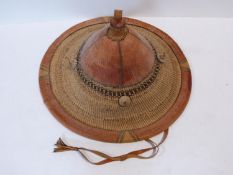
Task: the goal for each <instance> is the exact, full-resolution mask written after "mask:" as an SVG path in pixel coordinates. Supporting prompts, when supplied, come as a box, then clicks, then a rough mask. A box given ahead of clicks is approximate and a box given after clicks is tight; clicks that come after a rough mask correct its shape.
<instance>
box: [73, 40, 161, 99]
mask: <svg viewBox="0 0 233 175" xmlns="http://www.w3.org/2000/svg"><path fill="white" fill-rule="evenodd" d="M148 41H149V40H148ZM149 43H150V42H149ZM84 44H85V42H84ZM84 44H83V45H84ZM83 45H82V46H83ZM150 45H151V47H152V49H153V52H154V58H155V63H154V65H153V68H152V72H151V73H150V75H149V76H148V77H147V78H145V79H144V80H143V81H142V82H140V83H138V84H135V85H133V86H129V87H122V88H114V87H110V86H103V85H101V84H100V83H98V82H96V81H94V80H91V79H90V78H89V77H88V76H87V75H86V74H85V73H84V71H83V70H82V68H81V65H80V54H81V51H82V48H83V47H81V48H80V49H79V52H78V54H77V58H76V70H77V72H78V74H79V76H80V78H81V79H82V80H83V82H84V83H85V84H86V85H87V86H88V87H90V88H91V89H93V90H94V91H96V92H98V93H101V94H102V95H105V96H111V97H118V98H119V97H122V96H132V95H135V94H136V93H139V92H141V91H143V90H145V89H146V88H148V87H149V86H150V85H151V84H152V83H153V82H154V80H155V78H156V77H157V74H158V72H159V70H160V64H161V63H163V62H162V61H160V60H161V59H159V58H160V56H159V55H158V54H157V52H156V50H155V48H154V47H153V45H152V44H151V43H150Z"/></svg>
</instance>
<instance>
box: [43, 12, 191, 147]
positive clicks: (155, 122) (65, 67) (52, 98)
mask: <svg viewBox="0 0 233 175" xmlns="http://www.w3.org/2000/svg"><path fill="white" fill-rule="evenodd" d="M39 83H40V89H41V94H42V96H43V99H44V102H45V104H46V105H47V107H48V109H49V110H50V111H51V113H52V114H53V115H54V116H55V117H56V118H57V119H58V120H59V121H60V122H61V123H62V124H64V125H65V126H66V127H67V128H69V129H71V130H72V131H74V132H76V133H78V134H80V135H83V136H85V137H88V138H91V139H95V140H99V141H105V142H115V143H122V142H133V141H139V140H144V139H148V138H150V137H152V136H154V135H157V134H159V133H161V132H162V131H164V130H166V129H167V128H168V127H169V126H170V125H171V124H172V123H173V122H174V121H175V120H176V119H177V118H178V117H179V116H180V114H181V112H182V111H183V110H184V108H185V106H186V104H187V102H188V99H189V95H190V92H191V72H190V68H189V65H188V62H187V60H186V58H185V56H184V54H183V52H182V51H181V49H180V48H179V47H178V45H177V44H176V42H175V41H174V40H173V39H172V38H171V37H169V36H168V35H167V34H166V33H164V32H163V31H161V30H160V29H158V28H156V27H154V26H152V25H150V24H147V23H144V22H142V21H138V20H136V19H130V18H122V17H121V14H119V13H117V11H116V14H115V17H113V18H112V17H101V18H95V19H92V20H88V21H85V22H82V23H80V24H77V25H75V26H73V27H71V28H70V29H68V30H67V31H65V32H64V33H63V34H62V35H61V36H59V37H58V38H57V39H56V41H55V42H54V43H53V44H52V45H51V46H50V47H49V49H48V50H47V52H46V54H45V55H44V58H43V60H42V63H41V66H40V73H39Z"/></svg>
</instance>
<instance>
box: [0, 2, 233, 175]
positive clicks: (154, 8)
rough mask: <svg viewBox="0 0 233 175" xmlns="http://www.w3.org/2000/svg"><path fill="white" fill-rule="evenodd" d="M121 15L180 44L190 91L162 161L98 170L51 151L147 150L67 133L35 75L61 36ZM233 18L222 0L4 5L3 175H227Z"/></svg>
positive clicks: (232, 167) (232, 118)
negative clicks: (116, 12)
mask: <svg viewBox="0 0 233 175" xmlns="http://www.w3.org/2000/svg"><path fill="white" fill-rule="evenodd" d="M115 6H116V7H117V8H122V9H124V10H125V14H128V15H129V16H130V17H135V18H138V19H140V20H143V21H145V22H148V23H151V24H153V25H155V26H157V27H159V28H161V29H162V30H164V31H165V32H167V33H168V34H169V35H170V36H172V37H173V38H174V39H175V40H176V41H177V43H178V44H179V46H180V47H181V48H182V50H183V51H184V53H185V55H186V57H187V59H188V61H189V63H190V66H191V70H192V76H193V88H192V94H191V99H190V101H189V104H188V106H187V108H186V109H185V111H184V113H183V114H182V115H181V117H180V118H179V119H178V120H177V121H176V123H175V124H174V125H172V127H171V128H170V133H169V136H168V139H167V140H166V142H165V143H164V144H163V145H162V146H161V149H160V152H159V155H158V156H157V157H156V158H154V159H150V160H136V159H130V160H127V161H125V162H114V163H110V164H107V165H104V166H93V165H90V164H88V163H87V162H86V161H84V160H83V159H82V158H81V157H80V156H79V155H78V154H76V153H74V152H67V153H60V154H59V153H58V154H54V153H52V150H53V144H54V143H55V142H56V140H57V138H58V137H60V136H61V137H62V138H63V139H64V140H66V141H67V142H68V143H70V144H74V145H77V146H85V147H88V148H92V149H98V150H101V151H105V152H107V153H109V154H111V155H118V154H120V153H125V152H128V151H131V150H133V149H136V148H142V147H146V146H147V144H146V143H144V142H138V143H131V144H120V145H119V144H109V143H102V142H97V141H93V140H90V139H87V138H84V137H82V136H79V135H76V134H74V133H72V132H70V131H69V130H67V129H66V128H65V127H63V126H62V125H61V124H60V123H58V122H57V121H56V120H55V119H54V118H53V117H52V115H51V114H50V113H49V112H48V110H47V108H46V107H45V105H44V104H43V101H42V98H41V96H40V92H39V85H38V71H39V65H40V62H41V59H42V57H43V55H44V53H45V51H46V50H47V48H48V46H49V45H50V44H51V42H52V41H54V40H55V39H56V38H57V37H58V36H59V35H60V34H61V33H62V32H63V31H64V30H66V29H67V28H69V27H70V26H72V25H74V24H76V23H78V22H80V21H83V20H86V19H88V18H90V17H97V16H102V15H111V14H112V10H113V9H114V8H115ZM232 9H233V8H232V1H226V0H225V1H210V0H207V1H197V0H196V1H185V0H183V1H182V0H180V1H178V0H175V1H168V0H166V1H162V0H161V1H150V0H147V1H146V0H144V1H139V0H135V1H107V0H106V1H103V0H102V1H90V0H86V1H71V0H70V1H45V0H44V1H43V0H41V1H26V0H24V1H0V54H1V56H0V63H1V66H0V139H1V141H0V174H1V175H32V174H33V175H42V174H46V175H55V174H56V175H64V174H66V175H79V174H80V175H109V174H112V175H119V174H126V175H139V174H143V175H145V174H148V175H152V174H153V175H154V174H163V175H182V174H184V175H186V174H189V175H197V174H198V175H206V174H211V175H231V174H232V173H233V149H232V148H233V136H232V135H233V34H232V33H233V19H232V16H233V10H232ZM165 16H166V17H165ZM174 17H175V18H174ZM184 17H185V18H184ZM157 139H159V137H155V138H153V140H157ZM95 160H96V159H95Z"/></svg>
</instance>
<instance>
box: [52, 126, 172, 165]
mask: <svg viewBox="0 0 233 175" xmlns="http://www.w3.org/2000/svg"><path fill="white" fill-rule="evenodd" d="M167 135H168V129H166V130H165V131H164V132H163V136H162V138H161V140H160V142H159V143H158V144H156V143H155V142H153V141H152V140H150V139H147V140H145V141H146V142H148V143H149V144H150V145H151V147H149V148H144V149H140V150H135V151H131V152H129V153H127V154H123V155H120V156H115V157H112V156H109V155H107V154H105V153H103V152H100V151H96V150H91V149H87V148H83V147H74V146H68V145H67V144H65V143H64V142H63V141H62V139H61V138H59V139H58V141H57V143H56V144H55V146H56V148H54V152H63V151H78V152H79V153H80V154H81V156H82V157H83V158H84V159H85V160H87V161H88V162H89V163H91V164H94V165H103V164H106V163H109V162H113V161H124V160H126V159H129V158H138V159H150V158H152V157H154V156H156V155H157V153H158V151H159V146H160V145H161V144H162V143H163V142H164V141H165V139H166V138H167ZM150 150H152V153H151V155H149V156H142V155H141V154H143V153H145V152H147V151H150ZM84 151H87V152H91V153H93V154H95V155H98V156H99V157H102V158H103V160H101V161H99V162H93V161H91V160H90V159H89V158H88V157H87V156H86V155H85V154H84Z"/></svg>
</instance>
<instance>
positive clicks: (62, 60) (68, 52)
mask: <svg viewBox="0 0 233 175" xmlns="http://www.w3.org/2000/svg"><path fill="white" fill-rule="evenodd" d="M104 25H105V24H97V25H92V26H88V27H85V28H83V29H80V30H78V31H76V32H74V33H73V34H71V35H70V36H69V37H67V38H66V39H65V40H64V41H63V42H62V43H61V44H60V45H59V46H58V48H57V50H56V51H55V54H54V55H53V58H52V62H51V65H50V69H49V77H50V81H51V86H52V91H53V93H54V95H55V97H56V98H57V101H59V103H60V105H61V106H62V107H63V108H64V109H65V111H66V112H67V113H69V114H70V116H72V117H74V118H75V119H76V120H79V121H80V122H83V123H85V124H87V125H89V126H92V127H96V128H101V129H106V130H114V131H122V130H131V129H137V128H143V127H146V126H148V125H150V124H151V123H154V122H156V121H157V120H159V119H160V118H161V117H162V116H163V115H164V114H165V113H166V112H167V111H168V110H169V108H170V107H171V106H172V105H173V104H174V103H175V100H176V98H177V96H178V94H179V90H180V86H181V70H180V66H179V63H178V61H177V58H176V56H175V55H174V53H173V51H172V50H171V49H170V47H169V46H168V45H167V44H166V42H164V41H163V40H162V39H161V38H159V36H157V35H155V34H154V33H152V32H150V31H148V30H146V29H143V28H140V27H137V26H132V25H130V26H128V27H131V28H133V29H134V30H137V31H138V32H139V33H141V34H142V35H143V36H145V37H146V38H147V39H148V40H149V41H150V42H151V44H152V45H153V46H154V48H155V49H156V51H157V53H158V54H163V53H165V62H164V63H162V64H161V66H160V70H159V72H158V74H157V77H156V79H155V81H154V82H153V83H152V84H151V85H150V86H149V87H148V88H147V89H145V90H144V91H142V92H140V93H137V94H135V95H133V96H131V100H132V102H131V104H130V105H129V106H128V107H120V106H119V104H118V98H115V97H111V96H109V97H108V96H104V95H101V94H100V93H98V92H95V91H94V90H93V89H91V88H89V87H88V86H86V85H85V84H84V82H83V81H82V80H81V78H80V77H79V74H78V72H77V70H76V69H75V66H76V57H77V54H78V51H79V49H80V47H81V45H82V44H83V42H84V41H85V40H86V39H87V38H88V37H89V36H90V35H91V34H92V33H93V32H95V31H97V30H99V29H101V28H102V27H104Z"/></svg>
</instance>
